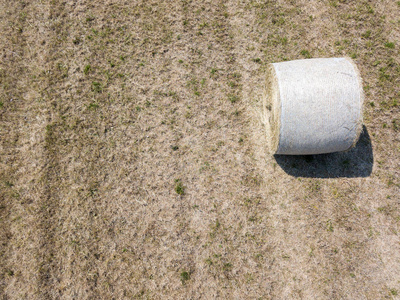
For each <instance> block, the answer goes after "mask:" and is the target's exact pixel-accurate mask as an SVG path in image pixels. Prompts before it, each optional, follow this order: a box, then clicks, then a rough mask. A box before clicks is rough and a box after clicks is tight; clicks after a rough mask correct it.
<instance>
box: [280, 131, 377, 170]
mask: <svg viewBox="0 0 400 300" xmlns="http://www.w3.org/2000/svg"><path fill="white" fill-rule="evenodd" d="M274 157H275V159H276V162H277V163H278V165H279V166H280V167H281V168H282V169H283V170H284V171H285V172H286V173H287V174H289V175H292V176H295V177H311V178H340V177H348V178H355V177H368V176H369V175H370V174H371V172H372V166H373V163H374V155H373V151H372V145H371V139H370V137H369V134H368V130H367V128H366V127H365V126H363V132H362V133H361V136H360V139H359V140H358V142H357V144H356V146H355V147H353V148H352V149H351V150H349V151H346V152H337V153H329V154H318V155H274Z"/></svg>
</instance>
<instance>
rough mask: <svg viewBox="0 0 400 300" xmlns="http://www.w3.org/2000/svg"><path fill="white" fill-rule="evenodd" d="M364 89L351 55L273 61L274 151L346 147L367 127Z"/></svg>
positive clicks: (269, 111)
mask: <svg viewBox="0 0 400 300" xmlns="http://www.w3.org/2000/svg"><path fill="white" fill-rule="evenodd" d="M363 102H364V94H363V88H362V81H361V77H360V75H359V72H358V69H357V66H356V65H355V64H354V63H353V62H352V60H351V59H349V58H315V59H302V60H294V61H288V62H281V63H273V64H270V65H269V66H268V69H267V80H266V91H265V97H264V105H263V106H264V109H265V114H266V119H267V121H268V123H269V126H268V132H267V135H268V139H269V144H270V148H271V150H272V152H273V153H274V154H289V155H306V154H321V153H331V152H338V151H346V150H348V149H350V148H351V147H352V146H354V145H355V144H356V142H357V140H358V137H359V136H360V133H361V131H362V111H363Z"/></svg>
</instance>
